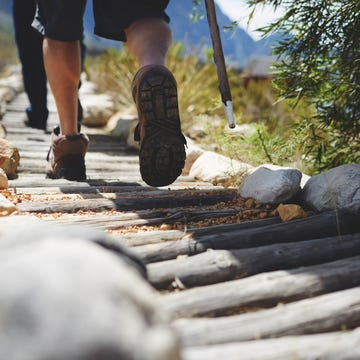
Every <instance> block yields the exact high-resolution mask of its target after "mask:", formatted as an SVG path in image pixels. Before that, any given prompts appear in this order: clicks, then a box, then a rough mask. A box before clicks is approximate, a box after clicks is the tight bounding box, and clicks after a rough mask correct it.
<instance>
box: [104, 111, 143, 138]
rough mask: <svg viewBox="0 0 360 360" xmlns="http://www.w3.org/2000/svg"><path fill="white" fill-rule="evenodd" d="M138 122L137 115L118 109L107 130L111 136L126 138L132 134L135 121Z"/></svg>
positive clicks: (108, 123)
mask: <svg viewBox="0 0 360 360" xmlns="http://www.w3.org/2000/svg"><path fill="white" fill-rule="evenodd" d="M134 121H136V124H137V122H138V120H137V116H136V115H133V114H126V113H124V112H123V111H118V112H116V113H115V114H113V115H112V116H111V117H110V119H109V121H108V122H107V124H106V130H107V131H109V133H110V135H111V136H114V137H117V138H119V139H122V140H126V139H127V138H128V136H129V134H130V130H131V128H132V124H133V122H134Z"/></svg>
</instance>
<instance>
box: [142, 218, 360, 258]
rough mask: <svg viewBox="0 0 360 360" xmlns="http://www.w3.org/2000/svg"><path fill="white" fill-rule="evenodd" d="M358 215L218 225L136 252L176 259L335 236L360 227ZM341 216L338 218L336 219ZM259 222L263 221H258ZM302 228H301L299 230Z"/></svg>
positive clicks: (152, 256)
mask: <svg viewBox="0 0 360 360" xmlns="http://www.w3.org/2000/svg"><path fill="white" fill-rule="evenodd" d="M357 218H358V217H357V215H355V214H352V213H350V212H347V211H341V212H329V213H323V214H319V215H315V216H311V217H308V218H305V219H299V220H295V221H291V222H286V223H278V221H269V223H270V225H267V226H266V227H263V226H251V227H248V226H243V225H241V224H238V226H237V227H234V228H233V229H232V230H231V231H228V232H224V231H219V229H216V228H215V229H213V231H212V232H211V233H210V234H209V231H208V232H207V235H200V234H199V233H197V234H194V235H193V236H192V237H191V238H186V239H182V240H178V241H174V242H173V243H166V244H158V245H156V246H154V245H148V246H146V245H145V246H143V247H142V248H137V249H136V252H137V253H138V254H139V256H141V257H142V259H143V260H144V261H146V262H148V263H150V262H156V261H162V260H169V259H174V258H176V257H177V256H179V255H194V254H199V253H202V252H204V251H206V250H207V249H242V248H249V247H255V246H263V245H269V244H273V243H281V242H292V241H294V242H295V241H304V240H311V239H313V238H314V237H318V238H320V237H325V236H335V235H337V234H338V231H339V230H340V233H341V234H347V233H351V232H355V231H360V223H359V222H358V221H357ZM336 220H338V222H336ZM259 225H260V224H259ZM300 229H301V231H300Z"/></svg>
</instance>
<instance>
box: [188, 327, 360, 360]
mask: <svg viewBox="0 0 360 360" xmlns="http://www.w3.org/2000/svg"><path fill="white" fill-rule="evenodd" d="M182 359H183V360H219V359H224V360H239V359H241V360H316V359H324V360H325V359H326V360H357V359H360V329H357V330H352V331H342V332H331V333H328V334H317V335H301V336H286V337H283V338H280V339H267V340H257V341H244V342H238V343H231V344H224V345H209V346H195V347H188V348H184V349H183V351H182Z"/></svg>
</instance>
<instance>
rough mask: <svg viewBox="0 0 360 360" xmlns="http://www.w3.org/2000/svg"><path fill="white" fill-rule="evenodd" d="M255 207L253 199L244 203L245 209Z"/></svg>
mask: <svg viewBox="0 0 360 360" xmlns="http://www.w3.org/2000/svg"><path fill="white" fill-rule="evenodd" d="M254 205H255V200H254V199H253V198H249V199H247V200H246V201H245V207H247V208H252V207H253V206H254Z"/></svg>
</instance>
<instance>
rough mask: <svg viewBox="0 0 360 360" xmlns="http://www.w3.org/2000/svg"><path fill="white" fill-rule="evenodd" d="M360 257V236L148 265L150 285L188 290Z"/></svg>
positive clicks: (211, 252)
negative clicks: (177, 282)
mask: <svg viewBox="0 0 360 360" xmlns="http://www.w3.org/2000/svg"><path fill="white" fill-rule="evenodd" d="M359 254H360V233H356V234H350V235H343V236H336V237H330V238H322V239H317V240H312V241H300V242H294V243H282V244H274V245H267V246H261V247H258V248H249V249H239V250H231V251H230V250H208V251H207V252H205V253H202V254H198V255H194V256H190V257H188V258H185V259H177V260H167V261H163V262H161V263H152V264H148V266H147V269H148V275H149V280H150V282H151V283H152V284H153V285H154V286H155V287H156V288H158V289H166V288H168V287H169V286H170V285H171V284H172V282H173V281H174V280H175V279H179V280H180V281H181V282H182V284H183V285H184V286H185V287H193V286H199V285H208V284H214V283H216V282H221V281H226V280H232V279H234V278H241V277H246V276H250V275H254V274H258V273H261V272H265V271H273V270H281V269H291V268H296V267H300V266H309V265H315V264H319V263H325V262H329V261H334V260H337V259H341V258H345V257H350V256H355V255H359Z"/></svg>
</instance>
